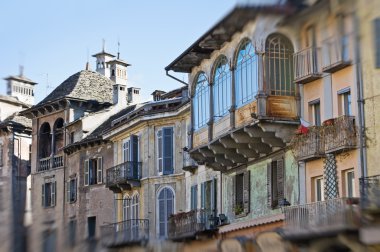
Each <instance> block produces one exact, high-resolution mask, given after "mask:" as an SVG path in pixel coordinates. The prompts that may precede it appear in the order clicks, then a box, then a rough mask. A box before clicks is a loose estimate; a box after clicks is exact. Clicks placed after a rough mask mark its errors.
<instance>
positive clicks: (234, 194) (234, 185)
mask: <svg viewBox="0 0 380 252" xmlns="http://www.w3.org/2000/svg"><path fill="white" fill-rule="evenodd" d="M232 196H233V204H232V207H233V209H232V211H233V212H235V211H234V209H235V207H236V203H237V195H236V175H235V176H233V177H232Z"/></svg>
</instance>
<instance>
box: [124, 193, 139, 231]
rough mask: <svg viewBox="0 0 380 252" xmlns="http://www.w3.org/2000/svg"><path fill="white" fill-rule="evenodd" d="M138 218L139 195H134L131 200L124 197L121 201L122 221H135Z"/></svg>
mask: <svg viewBox="0 0 380 252" xmlns="http://www.w3.org/2000/svg"><path fill="white" fill-rule="evenodd" d="M138 218H139V195H138V194H135V195H134V196H133V197H132V198H130V197H129V196H128V195H126V196H125V197H124V199H123V220H125V221H126V220H136V219H138ZM132 224H133V223H132Z"/></svg>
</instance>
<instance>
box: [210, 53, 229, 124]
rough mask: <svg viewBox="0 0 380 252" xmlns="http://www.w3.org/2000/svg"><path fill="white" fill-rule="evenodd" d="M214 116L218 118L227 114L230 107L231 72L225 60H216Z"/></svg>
mask: <svg viewBox="0 0 380 252" xmlns="http://www.w3.org/2000/svg"><path fill="white" fill-rule="evenodd" d="M212 88H213V95H214V116H216V118H220V117H222V116H224V115H226V114H227V113H228V110H229V109H230V107H231V72H230V69H229V66H228V62H227V58H226V57H222V58H221V59H219V60H218V62H217V64H216V67H215V72H214V83H213V86H212Z"/></svg>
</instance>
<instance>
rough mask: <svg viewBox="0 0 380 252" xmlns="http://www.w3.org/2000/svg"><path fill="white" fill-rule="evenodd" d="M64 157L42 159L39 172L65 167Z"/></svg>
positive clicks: (39, 163)
mask: <svg viewBox="0 0 380 252" xmlns="http://www.w3.org/2000/svg"><path fill="white" fill-rule="evenodd" d="M63 164H64V163H63V155H54V156H53V157H46V158H41V159H40V160H39V162H38V167H37V171H38V172H42V171H48V170H50V169H51V168H52V169H58V168H61V167H63Z"/></svg>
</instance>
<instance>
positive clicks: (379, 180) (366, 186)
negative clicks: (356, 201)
mask: <svg viewBox="0 0 380 252" xmlns="http://www.w3.org/2000/svg"><path fill="white" fill-rule="evenodd" d="M359 182H360V206H361V208H362V209H363V210H364V211H366V212H374V213H379V212H380V175H376V176H371V177H364V178H359Z"/></svg>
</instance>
